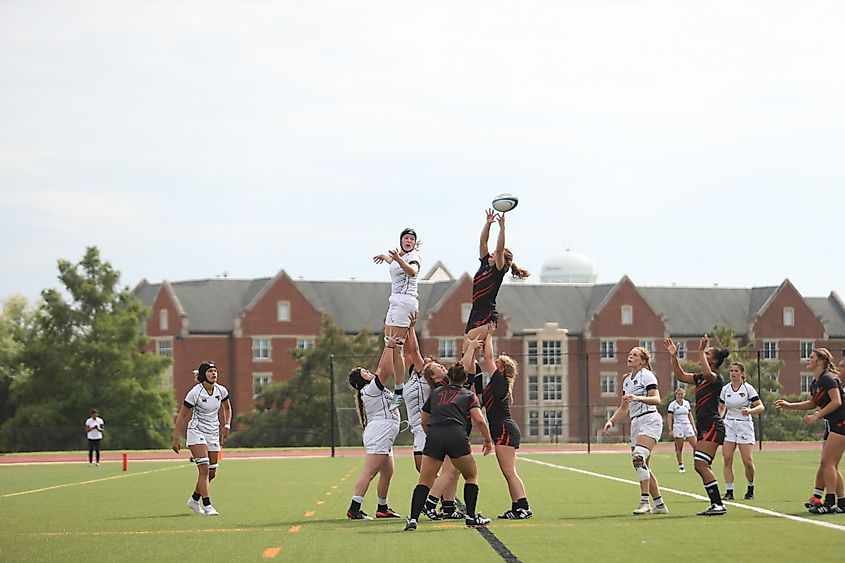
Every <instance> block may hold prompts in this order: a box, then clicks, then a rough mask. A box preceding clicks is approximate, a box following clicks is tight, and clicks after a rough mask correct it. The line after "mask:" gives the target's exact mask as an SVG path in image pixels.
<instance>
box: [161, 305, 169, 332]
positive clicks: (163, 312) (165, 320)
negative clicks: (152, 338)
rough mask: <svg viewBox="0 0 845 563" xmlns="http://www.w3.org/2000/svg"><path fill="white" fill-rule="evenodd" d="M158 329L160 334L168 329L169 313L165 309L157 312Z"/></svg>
mask: <svg viewBox="0 0 845 563" xmlns="http://www.w3.org/2000/svg"><path fill="white" fill-rule="evenodd" d="M158 329H159V330H160V331H162V332H164V331H165V330H169V329H170V311H168V310H167V309H159V311H158Z"/></svg>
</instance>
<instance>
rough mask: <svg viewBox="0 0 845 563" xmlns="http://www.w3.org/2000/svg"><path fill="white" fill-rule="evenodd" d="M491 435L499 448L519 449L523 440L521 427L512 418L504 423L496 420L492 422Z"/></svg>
mask: <svg viewBox="0 0 845 563" xmlns="http://www.w3.org/2000/svg"><path fill="white" fill-rule="evenodd" d="M490 434H491V435H492V436H493V443H494V444H496V445H497V446H511V447H512V448H519V443H520V441H521V438H522V434H520V432H519V426H517V424H516V422H514V420H513V419H512V418H508V419H505V421H504V422H498V421H495V420H494V421H492V422H490Z"/></svg>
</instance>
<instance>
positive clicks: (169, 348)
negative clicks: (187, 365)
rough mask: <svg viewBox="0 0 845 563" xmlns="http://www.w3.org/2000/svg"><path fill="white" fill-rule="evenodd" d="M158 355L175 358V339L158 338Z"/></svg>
mask: <svg viewBox="0 0 845 563" xmlns="http://www.w3.org/2000/svg"><path fill="white" fill-rule="evenodd" d="M156 355H157V356H164V357H165V358H172V357H173V339H172V338H156Z"/></svg>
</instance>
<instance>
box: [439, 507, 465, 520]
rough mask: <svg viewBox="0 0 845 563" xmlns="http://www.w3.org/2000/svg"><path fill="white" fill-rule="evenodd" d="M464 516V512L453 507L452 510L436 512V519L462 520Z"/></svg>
mask: <svg viewBox="0 0 845 563" xmlns="http://www.w3.org/2000/svg"><path fill="white" fill-rule="evenodd" d="M465 517H466V514H464V513H463V512H461V511H460V510H458V509H455V510H453V511H452V512H445V511H442V510H441V511H440V512H438V513H437V518H438V520H462V519H463V518H465Z"/></svg>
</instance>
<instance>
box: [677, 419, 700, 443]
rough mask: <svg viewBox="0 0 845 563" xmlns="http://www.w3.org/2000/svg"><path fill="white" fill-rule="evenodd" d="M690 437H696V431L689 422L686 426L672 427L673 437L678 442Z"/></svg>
mask: <svg viewBox="0 0 845 563" xmlns="http://www.w3.org/2000/svg"><path fill="white" fill-rule="evenodd" d="M690 436H695V430H693V429H692V424H690V423H689V422H687V423H686V424H678V423H675V424H673V425H672V437H673V438H675V439H676V440H683V439H684V438H689V437H690Z"/></svg>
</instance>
